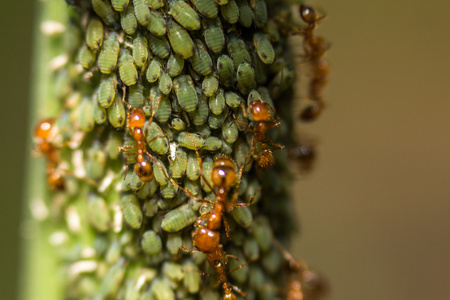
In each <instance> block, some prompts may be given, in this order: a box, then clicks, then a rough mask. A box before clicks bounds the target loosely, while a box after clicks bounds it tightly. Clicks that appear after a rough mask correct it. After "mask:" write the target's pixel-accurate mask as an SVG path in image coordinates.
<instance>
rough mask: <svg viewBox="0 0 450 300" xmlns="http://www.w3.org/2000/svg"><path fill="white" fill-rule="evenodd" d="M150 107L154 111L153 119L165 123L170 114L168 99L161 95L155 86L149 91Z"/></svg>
mask: <svg viewBox="0 0 450 300" xmlns="http://www.w3.org/2000/svg"><path fill="white" fill-rule="evenodd" d="M150 105H151V108H152V110H153V111H154V116H155V118H156V119H157V120H158V121H159V122H161V123H166V122H167V121H168V120H169V117H170V115H171V112H172V106H171V105H170V99H169V98H168V97H167V96H166V95H164V94H162V93H161V91H160V89H159V88H158V87H157V86H153V87H152V88H151V89H150Z"/></svg>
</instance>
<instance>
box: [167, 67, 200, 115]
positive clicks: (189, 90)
mask: <svg viewBox="0 0 450 300" xmlns="http://www.w3.org/2000/svg"><path fill="white" fill-rule="evenodd" d="M173 89H174V90H175V94H176V96H177V100H178V103H179V104H180V106H181V108H182V109H183V110H185V111H187V112H193V111H194V110H195V109H196V108H197V105H198V95H197V92H196V91H195V87H194V82H193V81H192V79H191V77H190V76H189V75H181V76H178V77H177V78H175V80H174V82H173Z"/></svg>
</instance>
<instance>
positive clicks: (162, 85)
mask: <svg viewBox="0 0 450 300" xmlns="http://www.w3.org/2000/svg"><path fill="white" fill-rule="evenodd" d="M158 87H159V90H160V91H161V93H163V94H164V95H168V94H169V93H170V91H171V90H172V78H171V77H170V75H169V74H167V73H166V72H164V71H162V72H161V76H160V77H159V82H158Z"/></svg>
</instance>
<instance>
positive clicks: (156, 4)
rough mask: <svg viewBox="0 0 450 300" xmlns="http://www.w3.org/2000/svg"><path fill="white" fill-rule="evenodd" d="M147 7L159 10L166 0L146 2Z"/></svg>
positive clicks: (149, 0)
mask: <svg viewBox="0 0 450 300" xmlns="http://www.w3.org/2000/svg"><path fill="white" fill-rule="evenodd" d="M147 2H148V6H150V7H151V8H153V9H159V8H161V7H163V6H164V3H165V2H166V0H147Z"/></svg>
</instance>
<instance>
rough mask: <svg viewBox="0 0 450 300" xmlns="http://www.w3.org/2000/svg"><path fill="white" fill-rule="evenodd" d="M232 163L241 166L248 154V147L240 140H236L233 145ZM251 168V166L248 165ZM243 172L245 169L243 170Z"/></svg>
mask: <svg viewBox="0 0 450 300" xmlns="http://www.w3.org/2000/svg"><path fill="white" fill-rule="evenodd" d="M233 148H234V161H235V162H236V164H237V165H238V166H243V165H244V163H245V162H246V161H245V158H246V157H247V154H248V153H249V152H250V146H249V145H248V143H247V142H245V141H244V140H242V139H238V140H237V141H236V142H235V143H234V144H233ZM248 166H250V167H251V164H248ZM244 171H245V169H244Z"/></svg>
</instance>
